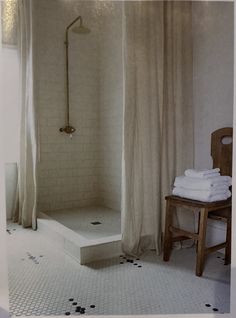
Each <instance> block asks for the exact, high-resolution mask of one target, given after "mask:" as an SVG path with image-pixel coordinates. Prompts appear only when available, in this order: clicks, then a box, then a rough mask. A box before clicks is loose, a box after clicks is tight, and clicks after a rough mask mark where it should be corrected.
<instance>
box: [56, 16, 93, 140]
mask: <svg viewBox="0 0 236 318" xmlns="http://www.w3.org/2000/svg"><path fill="white" fill-rule="evenodd" d="M77 21H80V24H79V26H78V27H75V28H73V29H72V31H73V32H75V33H79V34H86V33H89V32H90V29H88V28H86V27H84V26H83V20H82V17H81V16H78V17H77V18H76V19H74V20H73V21H72V22H71V23H70V24H69V25H68V26H67V28H66V34H65V42H64V43H65V47H66V126H65V127H62V128H60V129H59V131H60V132H65V133H66V134H69V135H72V134H73V133H74V132H75V131H76V129H75V128H74V127H72V126H71V125H70V95H69V30H70V28H71V27H72V26H73V25H74V24H75V23H76V22H77Z"/></svg>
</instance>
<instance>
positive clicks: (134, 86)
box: [122, 1, 193, 256]
mask: <svg viewBox="0 0 236 318" xmlns="http://www.w3.org/2000/svg"><path fill="white" fill-rule="evenodd" d="M124 6H125V9H124V12H125V49H124V53H125V54H124V56H125V105H124V127H123V134H124V136H123V143H124V145H123V177H122V183H123V193H122V248H123V251H124V252H125V253H128V254H130V255H135V256H136V255H139V254H141V253H142V252H143V251H145V250H147V249H150V248H155V249H156V251H157V252H158V253H160V252H161V233H162V229H163V223H164V216H165V202H164V196H165V195H168V194H170V192H171V185H172V183H173V180H174V177H175V176H176V174H180V173H183V170H184V169H185V168H186V167H192V165H193V124H192V41H191V2H176V1H173V2H169V1H168V2H165V1H156V2H155V1H154V2H145V1H140V2H139V1H137V2H126V3H125V4H124ZM186 154H187V155H186Z"/></svg>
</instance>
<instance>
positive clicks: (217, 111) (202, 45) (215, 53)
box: [192, 1, 234, 245]
mask: <svg viewBox="0 0 236 318" xmlns="http://www.w3.org/2000/svg"><path fill="white" fill-rule="evenodd" d="M192 5H193V45H194V48H193V73H194V78H193V103H194V131H195V136H194V144H195V168H199V169H200V168H211V167H212V159H211V155H210V149H211V148H210V144H211V139H210V138H211V133H212V132H213V131H214V130H216V129H218V128H222V127H227V126H229V127H232V126H233V54H234V51H233V43H234V42H233V41H234V33H233V32H234V27H233V21H234V17H233V12H234V10H233V3H232V2H228V3H227V2H210V1H207V2H204V1H202V2H197V1H196V2H195V1H194V2H193V4H192ZM209 223H210V225H211V226H210V227H209V230H208V235H207V242H208V245H212V244H217V243H221V242H222V241H224V240H225V226H224V224H223V223H220V222H214V221H212V222H209Z"/></svg>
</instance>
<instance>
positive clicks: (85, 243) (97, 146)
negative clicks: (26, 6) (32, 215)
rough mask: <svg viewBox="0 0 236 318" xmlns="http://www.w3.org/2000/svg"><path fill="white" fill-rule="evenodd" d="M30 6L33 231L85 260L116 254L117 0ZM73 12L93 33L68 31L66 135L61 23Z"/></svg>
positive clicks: (119, 147)
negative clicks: (35, 158)
mask: <svg viewBox="0 0 236 318" xmlns="http://www.w3.org/2000/svg"><path fill="white" fill-rule="evenodd" d="M35 5H36V9H37V10H35V27H34V32H35V52H37V53H36V55H35V68H36V70H35V77H36V78H35V91H36V96H37V101H36V104H37V109H38V116H39V121H38V122H39V144H40V149H39V152H40V156H39V163H38V205H39V211H40V212H39V214H38V230H39V231H43V232H44V233H45V235H47V236H48V237H49V238H51V239H53V241H54V242H55V244H60V245H61V246H64V249H65V251H66V252H67V253H69V254H70V255H72V256H73V257H75V258H77V259H78V260H79V261H80V263H81V264H85V263H88V262H90V261H93V260H96V259H102V258H108V257H112V256H115V255H118V254H120V243H121V221H120V219H121V217H120V205H121V161H122V160H121V158H122V112H123V67H122V4H121V3H119V2H118V1H115V2H110V1H104V2H100V1H62V2H57V5H56V10H55V3H54V1H47V0H42V1H37V2H36V3H35ZM76 16H82V17H83V23H84V25H85V26H86V27H87V28H89V29H90V32H84V33H81V34H76V33H74V32H72V30H70V32H69V33H68V37H69V49H68V56H69V59H68V60H69V63H68V69H69V97H70V125H71V126H72V127H73V128H75V129H76V130H75V132H73V134H72V138H70V135H69V134H66V133H65V132H60V131H59V129H60V128H61V127H64V126H63V125H64V123H65V118H66V104H67V101H66V94H65V87H66V76H65V74H66V63H65V45H64V40H65V28H66V27H67V26H68V25H69V24H70V23H71V21H74V19H75V18H76ZM78 22H79V21H78ZM38 39H40V40H38ZM96 222H99V223H96ZM100 223H101V224H100Z"/></svg>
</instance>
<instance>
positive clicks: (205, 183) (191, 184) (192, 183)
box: [174, 176, 231, 190]
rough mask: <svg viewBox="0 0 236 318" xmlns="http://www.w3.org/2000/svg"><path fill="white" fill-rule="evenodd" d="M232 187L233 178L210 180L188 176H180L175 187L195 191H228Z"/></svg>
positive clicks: (220, 177)
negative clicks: (215, 189)
mask: <svg viewBox="0 0 236 318" xmlns="http://www.w3.org/2000/svg"><path fill="white" fill-rule="evenodd" d="M230 185H231V177H227V176H218V177H213V178H208V179H202V178H191V177H186V176H179V177H176V178H175V182H174V186H175V187H182V188H187V189H193V190H211V189H212V188H218V189H222V190H228V188H229V186H230Z"/></svg>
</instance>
